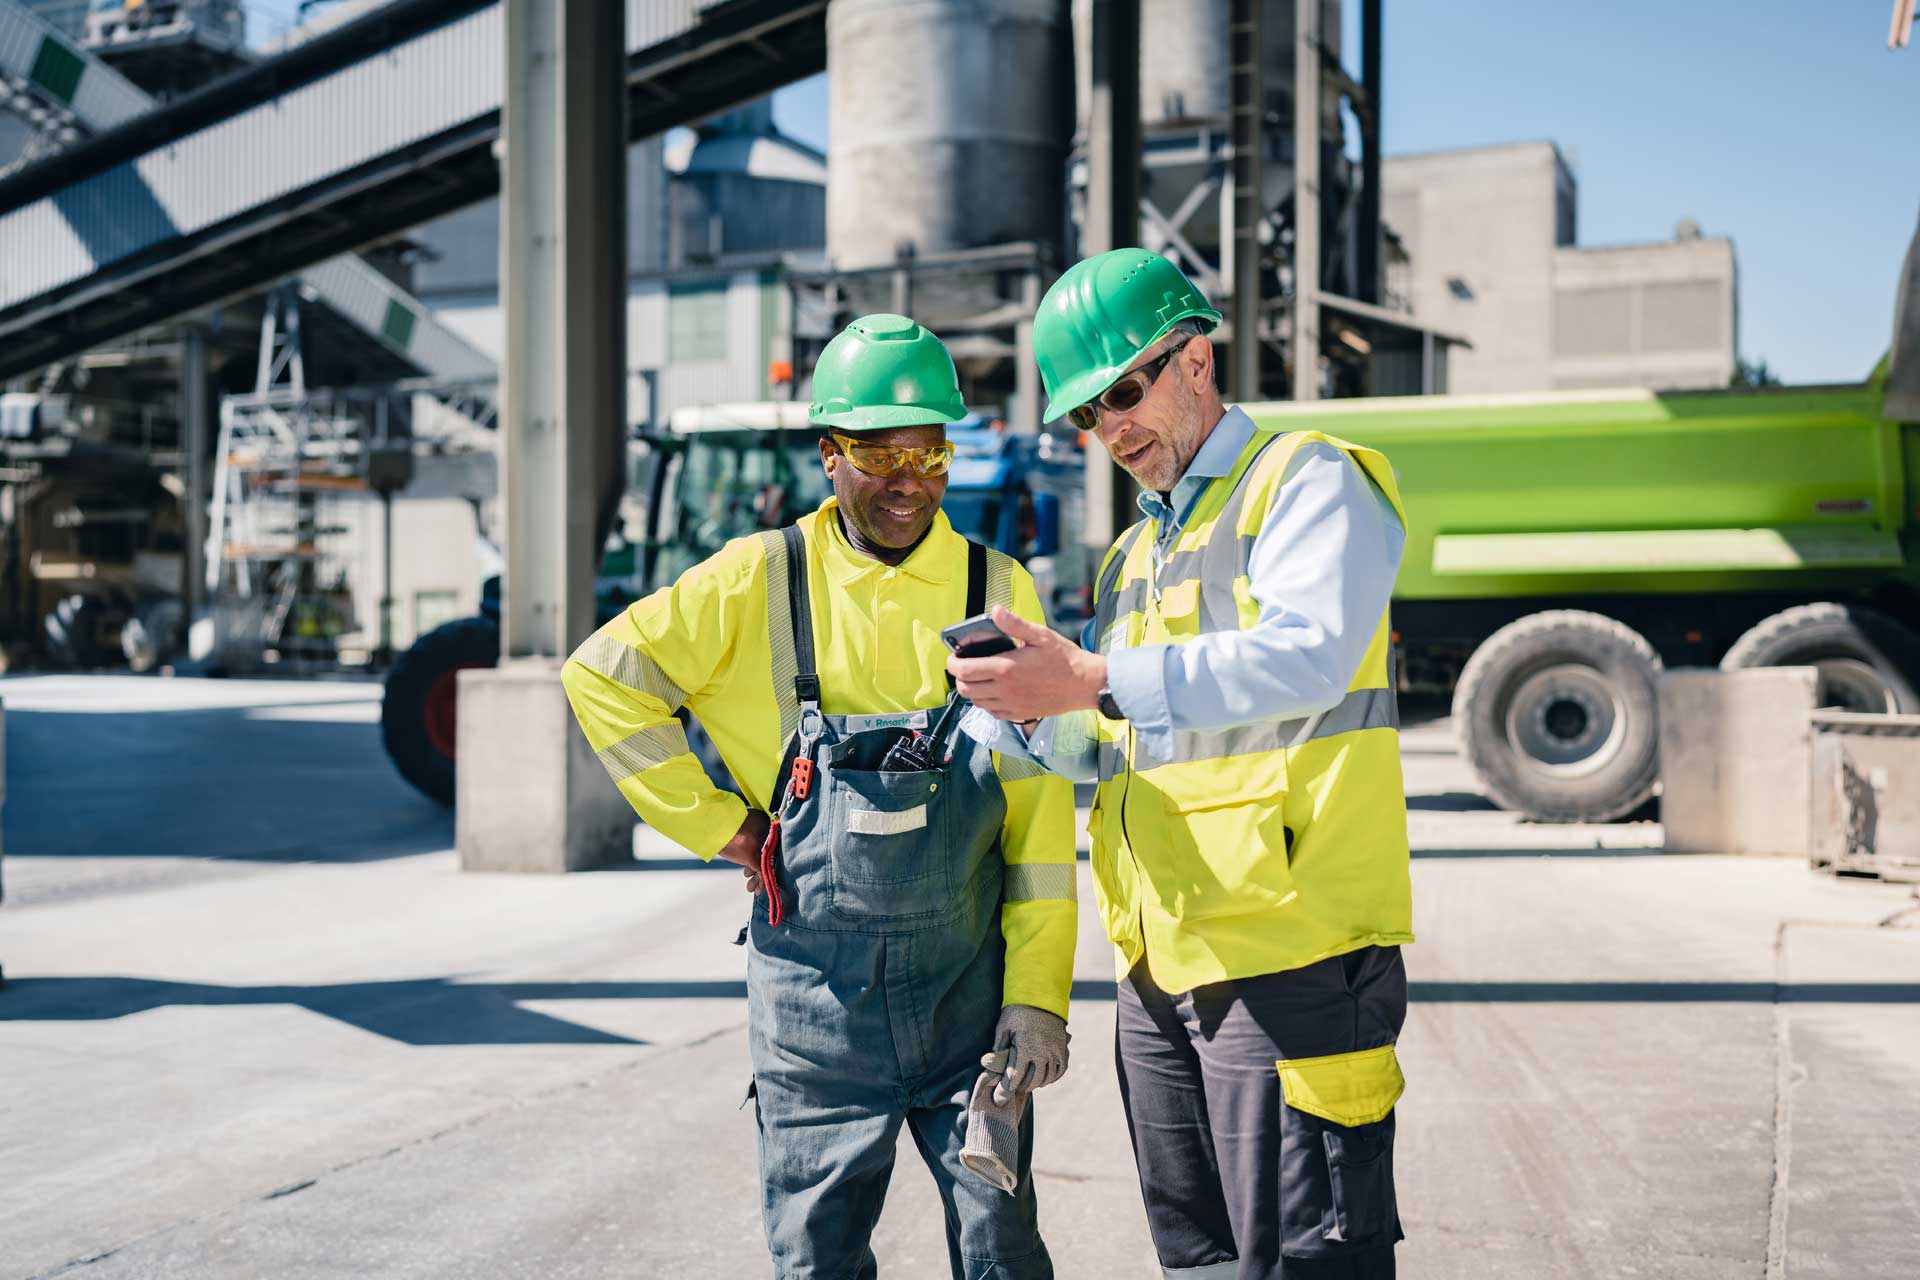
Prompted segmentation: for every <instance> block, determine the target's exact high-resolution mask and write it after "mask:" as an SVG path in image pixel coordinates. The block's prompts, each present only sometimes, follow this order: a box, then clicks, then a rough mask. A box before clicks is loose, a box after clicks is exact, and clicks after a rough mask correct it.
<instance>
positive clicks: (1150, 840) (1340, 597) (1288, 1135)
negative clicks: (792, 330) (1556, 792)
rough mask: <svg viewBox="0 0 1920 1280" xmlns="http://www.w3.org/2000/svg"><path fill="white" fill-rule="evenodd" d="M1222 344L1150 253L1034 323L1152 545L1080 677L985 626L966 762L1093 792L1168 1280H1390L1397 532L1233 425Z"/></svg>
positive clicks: (1134, 537) (1352, 475) (1135, 555)
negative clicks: (991, 635)
mask: <svg viewBox="0 0 1920 1280" xmlns="http://www.w3.org/2000/svg"><path fill="white" fill-rule="evenodd" d="M1219 321H1220V315H1219V313H1218V312H1216V311H1215V310H1214V309H1213V308H1212V307H1211V306H1209V305H1208V304H1207V300H1206V298H1205V297H1203V296H1202V295H1201V293H1200V291H1199V290H1198V289H1197V288H1195V287H1194V285H1193V283H1192V282H1191V281H1190V280H1188V279H1187V278H1186V276H1185V275H1183V274H1182V273H1181V272H1180V270H1179V269H1178V268H1176V267H1175V266H1174V265H1173V264H1172V263H1170V262H1169V261H1167V260H1166V259H1165V258H1164V257H1161V256H1160V255H1158V254H1155V253H1149V252H1147V251H1146V250H1144V249H1121V250H1117V251H1115V252H1112V253H1106V254H1101V255H1099V256H1097V257H1093V258H1088V259H1086V260H1085V261H1083V262H1080V263H1077V264H1075V265H1074V266H1073V267H1072V268H1070V269H1069V270H1068V271H1067V272H1066V274H1064V275H1063V276H1061V277H1060V279H1059V281H1058V282H1056V283H1055V284H1054V286H1053V288H1052V289H1051V290H1049V291H1048V293H1047V295H1046V297H1045V298H1044V299H1043V300H1042V302H1041V304H1040V313H1039V316H1038V317H1037V318H1036V320H1035V322H1034V350H1035V354H1036V356H1037V357H1038V361H1039V365H1040V373H1041V377H1042V380H1043V382H1044V384H1045V386H1046V390H1047V394H1048V395H1049V397H1051V399H1050V402H1049V404H1048V406H1047V417H1048V419H1049V420H1051V419H1054V418H1058V417H1061V416H1063V415H1065V416H1068V417H1070V418H1072V420H1073V421H1074V423H1075V424H1076V425H1077V426H1079V427H1080V429H1081V430H1083V431H1085V432H1086V433H1087V434H1088V435H1090V436H1092V437H1093V438H1094V439H1096V440H1098V441H1099V442H1100V444H1101V445H1102V446H1103V447H1104V448H1105V449H1106V450H1107V452H1108V453H1109V454H1111V455H1112V457H1113V459H1114V460H1115V461H1116V462H1117V463H1119V464H1120V466H1121V467H1123V468H1125V469H1126V470H1127V471H1128V472H1129V473H1131V474H1132V476H1133V477H1134V478H1135V479H1136V480H1138V481H1139V482H1140V486H1141V489H1142V490H1143V492H1142V493H1141V495H1140V509H1141V513H1142V515H1143V516H1144V519H1142V520H1141V521H1140V522H1139V523H1138V524H1135V525H1134V526H1133V527H1132V528H1130V529H1128V530H1127V531H1126V532H1125V533H1123V534H1122V535H1121V536H1120V538H1119V540H1118V541H1117V542H1116V543H1115V544H1114V546H1113V548H1112V549H1111V550H1110V551H1108V553H1107V556H1106V559H1105V561H1104V563H1103V564H1102V566H1101V569H1100V572H1099V574H1098V577H1097V579H1096V583H1095V595H1094V618H1093V620H1092V622H1091V623H1089V625H1088V627H1087V629H1086V631H1085V632H1084V633H1083V635H1082V638H1081V644H1080V645H1079V646H1077V647H1076V646H1075V645H1073V644H1072V643H1071V642H1069V641H1067V640H1064V639H1062V638H1060V637H1058V636H1056V635H1055V634H1054V633H1052V632H1050V631H1047V630H1045V629H1043V628H1040V627H1035V626H1033V625H1031V624H1030V623H1028V622H1027V621H1025V620H1024V619H1020V618H1016V617H1013V616H1011V615H1004V616H1003V615H1001V614H998V613H996V615H995V616H996V620H997V621H999V623H1000V625H1001V627H1002V629H1003V630H1005V631H1006V632H1008V633H1009V634H1010V635H1011V636H1013V637H1014V639H1016V640H1018V641H1019V642H1020V643H1021V647H1020V648H1019V649H1017V650H1015V651H1013V652H1011V653H1008V654H1005V655H1002V656H998V657H988V658H976V659H971V660H959V659H956V660H954V661H952V662H950V663H949V665H948V669H949V670H950V671H951V672H952V673H953V675H954V676H955V678H956V679H957V680H958V682H959V688H960V691H961V692H962V693H963V694H965V695H967V696H968V697H970V698H971V699H973V701H974V702H975V703H976V704H977V705H978V706H979V707H980V708H982V709H984V711H986V712H989V713H991V714H992V715H995V716H998V717H1000V719H1001V720H1002V721H1005V722H1011V723H1004V724H1001V725H999V726H997V727H994V726H988V725H986V724H984V723H983V722H982V721H983V719H984V717H980V718H975V719H970V720H969V721H968V726H967V727H968V730H969V732H973V733H977V734H978V736H979V737H980V738H981V739H982V740H983V741H985V742H988V743H991V744H992V745H994V746H995V747H996V748H997V749H999V750H1001V751H1003V752H1004V753H1005V754H1007V755H1015V754H1018V753H1019V752H1020V751H1021V750H1022V749H1023V748H1024V749H1025V750H1026V751H1027V752H1028V753H1029V754H1030V756H1031V757H1032V758H1034V759H1036V760H1039V761H1042V762H1044V763H1045V764H1046V765H1047V766H1048V767H1049V768H1052V769H1054V770H1055V771H1057V772H1060V773H1063V774H1066V775H1068V776H1071V777H1076V778H1080V779H1084V780H1088V781H1094V782H1096V783H1097V787H1096V789H1095V793H1094V805H1093V814H1092V818H1091V821H1090V824H1089V829H1090V833H1091V837H1092V847H1093V853H1092V862H1093V878H1094V884H1095V886H1096V888H1097V890H1098V895H1097V896H1098V901H1099V908H1100V914H1101V917H1102V919H1103V921H1104V923H1105V925H1106V928H1107V933H1108V936H1109V937H1111V938H1112V940H1113V942H1114V946H1115V950H1116V953H1117V960H1118V966H1117V967H1118V976H1119V980H1120V987H1119V996H1118V1037H1117V1044H1118V1054H1117V1057H1118V1067H1119V1072H1120V1095H1121V1099H1122V1101H1123V1103H1124V1105H1125V1107H1126V1112H1127V1121H1128V1125H1129V1128H1130V1131H1131V1133H1132V1136H1133V1146H1134V1156H1135V1159H1136V1162H1137V1163H1138V1165H1139V1171H1140V1186H1141V1191H1142V1193H1143V1195H1144V1197H1145V1200H1146V1208H1147V1219H1148V1224H1149V1226H1150V1227H1151V1229H1152V1233H1153V1239H1154V1245H1155V1248H1156V1249H1157V1251H1158V1252H1159V1255H1160V1263H1161V1266H1162V1267H1163V1268H1164V1269H1165V1272H1166V1274H1167V1275H1168V1276H1183V1277H1202V1276H1205V1277H1213V1276H1222V1277H1224V1276H1234V1277H1238V1280H1255V1278H1260V1280H1279V1278H1281V1277H1285V1278H1286V1280H1301V1278H1302V1277H1343V1278H1345V1277H1378V1276H1391V1275H1392V1274H1393V1270H1394V1253H1393V1247H1394V1244H1395V1243H1396V1242H1397V1241H1398V1240H1399V1239H1400V1238H1401V1231H1400V1218H1399V1213H1398V1208H1397V1205H1396V1202H1395V1198H1394V1180H1393V1163H1392V1152H1393V1126H1394V1116H1393V1110H1394V1104H1395V1102H1396V1101H1397V1099H1398V1098H1399V1096H1400V1093H1401V1090H1402V1088H1403V1083H1404V1082H1403V1080H1402V1078H1401V1074H1400V1067H1399V1063H1398V1060H1397V1058H1396V1056H1395V1049H1394V1045H1395V1041H1396V1039H1397V1038H1398V1035H1399V1032H1400V1027H1401V1024H1402V1022H1403V1021H1404V1020H1405V1017H1406V998H1407V988H1406V972H1405V968H1404V967H1403V965H1402V962H1401V957H1400V947H1401V946H1402V945H1403V944H1405V943H1409V942H1411V941H1413V932H1412V902H1411V893H1410V889H1409V883H1408V873H1407V824H1406V798H1405V792H1404V789H1403V786H1402V783H1401V777H1400V755H1399V747H1398V734H1397V725H1398V723H1399V720H1398V715H1397V713H1396V711H1395V706H1394V685H1393V668H1392V656H1391V655H1392V644H1391V637H1390V631H1389V628H1388V623H1387V603H1388V598H1389V596H1390V595H1391V592H1392V588H1393V580H1394V575H1395V573H1396V572H1397V571H1398V568H1399V562H1400V554H1401V549H1402V546H1403V544H1404V541H1405V517H1404V514H1403V512H1402V510H1401V506H1400V498H1399V493H1398V490H1397V489H1396V487H1395V485H1394V478H1393V470H1392V468H1391V467H1389V466H1388V465H1387V461H1386V459H1385V458H1383V457H1382V456H1381V455H1380V454H1378V453H1376V452H1374V451H1373V450H1371V449H1364V448H1360V447H1358V446H1355V445H1351V444H1348V443H1346V442H1345V441H1342V440H1337V439H1335V438H1333V437H1331V436H1327V435H1323V434H1321V433H1320V432H1318V431H1310V430H1305V431H1283V430H1279V429H1277V428H1270V427H1267V426H1264V425H1256V423H1255V422H1254V420H1253V419H1252V418H1250V417H1248V416H1247V414H1246V413H1244V412H1242V411H1241V410H1240V409H1238V408H1232V409H1229V408H1228V407H1226V406H1225V405H1224V404H1223V403H1222V402H1221V399H1220V394H1219V392H1218V391H1217V390H1216V388H1215V385H1214V366H1215V354H1214V349H1213V344H1212V342H1211V340H1210V339H1209V338H1208V336H1207V335H1208V333H1209V332H1210V331H1211V330H1212V329H1213V328H1214V326H1215V325H1217V324H1218V323H1219ZM1309 358H1310V357H1309ZM1293 421H1299V419H1297V418H1296V419H1293ZM1015 725H1019V726H1021V727H1020V728H1018V729H1016V728H1015Z"/></svg>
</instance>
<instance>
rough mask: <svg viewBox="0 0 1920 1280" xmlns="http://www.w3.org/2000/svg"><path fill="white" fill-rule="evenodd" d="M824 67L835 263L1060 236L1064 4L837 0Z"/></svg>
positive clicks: (1066, 58) (1066, 124)
mask: <svg viewBox="0 0 1920 1280" xmlns="http://www.w3.org/2000/svg"><path fill="white" fill-rule="evenodd" d="M827 69H828V76H827V94H828V118H829V125H828V148H827V158H828V179H827V250H828V254H829V256H830V257H831V259H832V260H833V263H834V265H835V266H836V267H839V268H859V267H866V266H872V265H875V264H878V263H883V262H891V261H893V260H894V259H895V257H896V255H897V254H899V253H901V252H902V251H905V252H907V253H910V254H913V255H917V256H922V257H924V256H927V255H937V254H941V253H944V252H947V251H950V250H956V249H969V248H974V247H976V246H981V245H992V244H1005V243H1009V242H1013V241H1049V242H1057V241H1058V240H1059V237H1060V232H1061V229H1062V227H1063V225H1064V224H1063V216H1064V215H1063V209H1064V199H1065V184H1064V180H1063V175H1064V172H1065V162H1066V156H1067V148H1068V145H1069V143H1070V139H1071V134H1072V129H1073V120H1072V106H1071V93H1072V88H1071V86H1072V60H1071V35H1070V18H1069V14H1068V6H1067V0H835V2H834V4H833V5H832V6H831V7H830V8H829V9H828V10H827Z"/></svg>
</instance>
